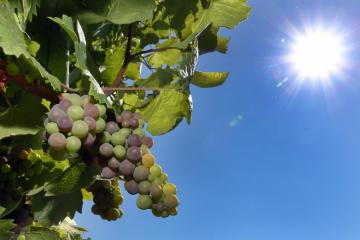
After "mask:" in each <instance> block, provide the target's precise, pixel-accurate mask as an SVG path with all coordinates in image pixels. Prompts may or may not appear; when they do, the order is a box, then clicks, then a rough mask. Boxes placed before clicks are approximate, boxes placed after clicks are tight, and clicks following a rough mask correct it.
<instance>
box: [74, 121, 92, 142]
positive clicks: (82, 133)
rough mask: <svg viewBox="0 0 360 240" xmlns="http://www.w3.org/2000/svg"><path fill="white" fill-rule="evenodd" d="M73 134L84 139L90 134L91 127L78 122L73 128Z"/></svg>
mask: <svg viewBox="0 0 360 240" xmlns="http://www.w3.org/2000/svg"><path fill="white" fill-rule="evenodd" d="M71 133H72V134H73V135H74V136H76V137H78V138H84V137H86V136H87V135H88V133H89V126H88V125H87V123H86V122H84V121H82V120H77V121H75V122H74V124H73V126H72V129H71Z"/></svg>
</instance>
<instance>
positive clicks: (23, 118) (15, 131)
mask: <svg viewBox="0 0 360 240" xmlns="http://www.w3.org/2000/svg"><path fill="white" fill-rule="evenodd" d="M45 113H46V108H45V107H44V106H43V105H42V104H41V99H40V98H38V97H36V96H34V95H32V94H30V93H26V92H24V93H23V94H22V97H21V99H20V104H19V106H17V107H12V108H9V109H8V110H7V111H5V112H3V113H0V139H3V138H6V137H10V136H17V135H28V134H29V135H35V134H37V133H38V132H39V131H40V130H41V128H42V121H43V116H44V115H45Z"/></svg>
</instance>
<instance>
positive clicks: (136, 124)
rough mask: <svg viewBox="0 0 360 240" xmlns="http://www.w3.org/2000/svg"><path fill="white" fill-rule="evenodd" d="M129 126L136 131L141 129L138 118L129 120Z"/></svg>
mask: <svg viewBox="0 0 360 240" xmlns="http://www.w3.org/2000/svg"><path fill="white" fill-rule="evenodd" d="M129 124H130V127H131V128H133V129H135V128H137V127H139V120H137V119H136V118H132V119H130V120H129Z"/></svg>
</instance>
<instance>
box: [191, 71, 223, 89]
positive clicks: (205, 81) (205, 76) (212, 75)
mask: <svg viewBox="0 0 360 240" xmlns="http://www.w3.org/2000/svg"><path fill="white" fill-rule="evenodd" d="M228 76H229V73H228V72H199V71H195V74H194V76H193V78H192V79H191V83H192V84H194V85H196V86H198V87H202V88H211V87H216V86H219V85H221V84H223V83H224V82H225V80H226V79H227V77H228Z"/></svg>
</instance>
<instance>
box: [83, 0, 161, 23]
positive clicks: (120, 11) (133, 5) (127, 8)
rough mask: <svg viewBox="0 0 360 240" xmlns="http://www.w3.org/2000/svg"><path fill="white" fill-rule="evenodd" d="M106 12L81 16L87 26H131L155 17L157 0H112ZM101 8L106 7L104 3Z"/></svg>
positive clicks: (89, 12)
mask: <svg viewBox="0 0 360 240" xmlns="http://www.w3.org/2000/svg"><path fill="white" fill-rule="evenodd" d="M108 2H109V4H108V5H107V6H106V8H105V9H104V11H102V12H101V13H95V12H91V11H86V12H84V13H82V14H80V15H79V18H80V19H81V21H82V22H84V23H85V24H93V23H99V22H104V21H110V22H112V23H115V24H130V23H133V22H138V21H144V20H146V19H151V18H152V17H153V11H154V9H155V7H156V3H155V0H132V1H128V0H110V1H108ZM99 3H101V4H100V5H101V6H99V7H102V6H103V5H104V3H103V2H99Z"/></svg>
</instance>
